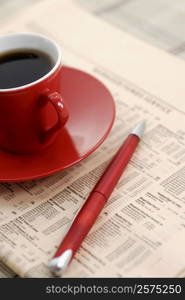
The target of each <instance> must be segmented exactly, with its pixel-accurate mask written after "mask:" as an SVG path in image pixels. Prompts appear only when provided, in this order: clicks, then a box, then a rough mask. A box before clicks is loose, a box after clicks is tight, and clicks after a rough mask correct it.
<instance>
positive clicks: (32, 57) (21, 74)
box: [0, 49, 53, 89]
mask: <svg viewBox="0 0 185 300" xmlns="http://www.w3.org/2000/svg"><path fill="white" fill-rule="evenodd" d="M52 67H53V63H52V60H51V58H50V57H49V56H48V55H47V54H45V53H44V52H40V51H37V50H32V49H30V50H29V49H20V50H14V51H9V52H4V53H0V89H9V88H16V87H20V86H22V85H25V84H28V83H31V82H33V81H35V80H38V79H39V78H41V77H42V76H44V75H46V74H47V73H48V72H49V71H50V70H51V68H52Z"/></svg>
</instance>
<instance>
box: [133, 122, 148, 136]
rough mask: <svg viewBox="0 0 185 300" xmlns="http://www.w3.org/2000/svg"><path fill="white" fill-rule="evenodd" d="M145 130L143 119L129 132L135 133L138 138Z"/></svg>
mask: <svg viewBox="0 0 185 300" xmlns="http://www.w3.org/2000/svg"><path fill="white" fill-rule="evenodd" d="M144 131H145V121H142V122H140V123H139V124H137V126H136V127H135V128H134V129H133V130H132V131H131V134H134V135H137V136H138V137H139V138H141V137H142V135H143V133H144Z"/></svg>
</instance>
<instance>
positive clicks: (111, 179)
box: [94, 134, 140, 199]
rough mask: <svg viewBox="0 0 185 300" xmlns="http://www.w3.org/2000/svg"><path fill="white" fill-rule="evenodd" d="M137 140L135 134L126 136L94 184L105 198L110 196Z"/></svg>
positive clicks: (96, 189)
mask: <svg viewBox="0 0 185 300" xmlns="http://www.w3.org/2000/svg"><path fill="white" fill-rule="evenodd" d="M139 141H140V139H139V137H138V136H137V135H134V134H130V135H129V136H128V137H127V139H126V140H125V142H124V143H123V144H122V146H121V147H120V149H119V150H118V152H117V153H116V155H115V156H114V158H113V159H112V161H111V162H110V164H109V165H108V167H107V168H106V170H105V172H104V174H103V175H102V176H101V178H100V180H99V181H98V183H97V184H96V186H95V188H94V190H95V191H100V192H101V193H102V194H103V195H104V196H105V197H106V198H107V199H108V198H109V197H110V195H111V193H112V191H113V189H114V188H115V186H116V184H117V182H118V181H119V179H120V177H121V175H122V173H123V170H124V169H125V168H126V166H127V164H128V162H129V161H130V159H131V157H132V155H133V153H134V151H135V149H136V147H137V145H138V143H139Z"/></svg>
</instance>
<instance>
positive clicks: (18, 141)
mask: <svg viewBox="0 0 185 300" xmlns="http://www.w3.org/2000/svg"><path fill="white" fill-rule="evenodd" d="M16 49H30V50H31V49H34V50H38V51H42V52H44V53H46V54H47V55H49V57H50V58H51V59H52V62H53V66H52V68H51V69H50V71H49V72H48V73H47V74H46V75H44V76H43V77H41V78H39V79H38V80H36V81H34V82H31V83H29V84H26V85H23V86H18V87H15V88H9V89H0V148H2V149H4V150H6V151H10V152H13V153H20V154H28V153H34V152H37V151H41V150H43V149H44V148H46V147H47V146H48V145H50V144H51V143H52V142H53V141H54V139H55V138H56V136H57V135H58V134H61V138H62V132H61V129H62V127H63V126H64V125H65V123H66V121H67V119H68V112H67V109H66V104H65V103H64V101H63V99H62V96H61V92H62V91H61V68H62V65H61V50H60V47H59V46H58V45H57V44H56V43H55V42H54V41H52V40H50V39H48V38H47V37H45V36H43V35H40V34H35V33H16V34H8V35H4V36H0V53H4V52H6V51H10V50H16ZM17 71H18V70H17ZM25 72H26V70H25Z"/></svg>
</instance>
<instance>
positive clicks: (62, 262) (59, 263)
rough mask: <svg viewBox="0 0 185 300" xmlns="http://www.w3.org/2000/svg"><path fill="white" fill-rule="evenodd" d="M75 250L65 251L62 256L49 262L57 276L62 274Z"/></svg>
mask: <svg viewBox="0 0 185 300" xmlns="http://www.w3.org/2000/svg"><path fill="white" fill-rule="evenodd" d="M72 255H73V251H72V250H71V249H68V250H66V251H64V252H63V253H62V254H61V255H60V256H58V257H54V258H52V259H51V260H50V262H49V268H50V270H51V272H52V273H53V274H55V275H56V276H61V275H62V274H63V273H64V272H65V270H66V269H67V267H68V264H69V262H70V260H71V258H72Z"/></svg>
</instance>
